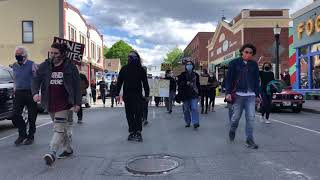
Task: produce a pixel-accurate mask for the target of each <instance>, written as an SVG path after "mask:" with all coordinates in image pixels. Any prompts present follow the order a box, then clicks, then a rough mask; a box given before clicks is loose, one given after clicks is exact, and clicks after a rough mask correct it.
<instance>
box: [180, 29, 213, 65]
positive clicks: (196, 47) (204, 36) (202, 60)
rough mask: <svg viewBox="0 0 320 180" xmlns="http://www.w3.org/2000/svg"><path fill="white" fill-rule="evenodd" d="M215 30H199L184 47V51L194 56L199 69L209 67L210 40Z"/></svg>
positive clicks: (193, 58)
mask: <svg viewBox="0 0 320 180" xmlns="http://www.w3.org/2000/svg"><path fill="white" fill-rule="evenodd" d="M213 34H214V32H198V33H197V35H196V36H195V37H194V38H193V39H192V41H191V42H190V43H189V45H188V46H187V47H186V48H185V49H184V53H185V54H187V55H188V56H191V57H192V60H193V61H194V64H195V66H196V68H197V69H202V68H205V69H207V67H208V50H207V44H208V40H209V39H210V38H212V36H213Z"/></svg>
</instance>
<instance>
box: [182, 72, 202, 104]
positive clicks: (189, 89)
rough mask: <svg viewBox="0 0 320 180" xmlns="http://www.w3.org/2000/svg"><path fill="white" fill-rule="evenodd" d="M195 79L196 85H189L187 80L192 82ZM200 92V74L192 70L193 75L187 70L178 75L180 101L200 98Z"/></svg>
mask: <svg viewBox="0 0 320 180" xmlns="http://www.w3.org/2000/svg"><path fill="white" fill-rule="evenodd" d="M193 80H195V83H196V84H195V87H196V88H197V90H195V89H194V88H193V86H190V85H187V82H192V81H193ZM199 94H200V80H199V75H198V74H197V73H195V72H192V74H191V76H190V75H189V74H188V73H187V72H183V73H181V74H180V75H179V76H178V99H179V100H178V101H185V100H190V99H194V98H199Z"/></svg>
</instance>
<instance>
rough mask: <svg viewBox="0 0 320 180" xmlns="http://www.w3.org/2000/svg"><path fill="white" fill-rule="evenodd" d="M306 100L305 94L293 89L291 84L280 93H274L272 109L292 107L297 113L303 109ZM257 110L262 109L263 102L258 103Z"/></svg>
mask: <svg viewBox="0 0 320 180" xmlns="http://www.w3.org/2000/svg"><path fill="white" fill-rule="evenodd" d="M304 102H305V100H304V96H303V94H301V93H299V92H296V91H293V90H292V87H291V86H288V87H286V88H284V89H283V90H282V92H280V93H274V94H273V95H272V110H273V111H275V110H280V109H291V110H292V111H293V112H295V113H299V112H301V110H302V107H303V103H304ZM257 111H259V112H260V111H261V104H260V103H259V104H257Z"/></svg>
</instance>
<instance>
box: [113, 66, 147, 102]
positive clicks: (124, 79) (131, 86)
mask: <svg viewBox="0 0 320 180" xmlns="http://www.w3.org/2000/svg"><path fill="white" fill-rule="evenodd" d="M122 85H123V100H124V101H126V100H127V99H128V98H140V97H141V98H142V97H143V95H142V85H143V89H144V92H145V96H146V97H149V93H150V89H149V84H148V79H147V72H146V71H145V70H144V69H143V68H142V66H140V65H136V64H128V65H125V66H123V67H122V68H121V70H120V73H119V76H118V81H117V91H116V92H117V93H116V94H117V95H118V94H119V93H120V90H121V87H122Z"/></svg>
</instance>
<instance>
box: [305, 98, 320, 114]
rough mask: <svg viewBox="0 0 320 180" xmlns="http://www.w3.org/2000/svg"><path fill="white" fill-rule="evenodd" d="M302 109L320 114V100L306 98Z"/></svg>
mask: <svg viewBox="0 0 320 180" xmlns="http://www.w3.org/2000/svg"><path fill="white" fill-rule="evenodd" d="M302 111H305V112H311V113H317V114H320V100H306V102H305V103H304V104H303V108H302Z"/></svg>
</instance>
